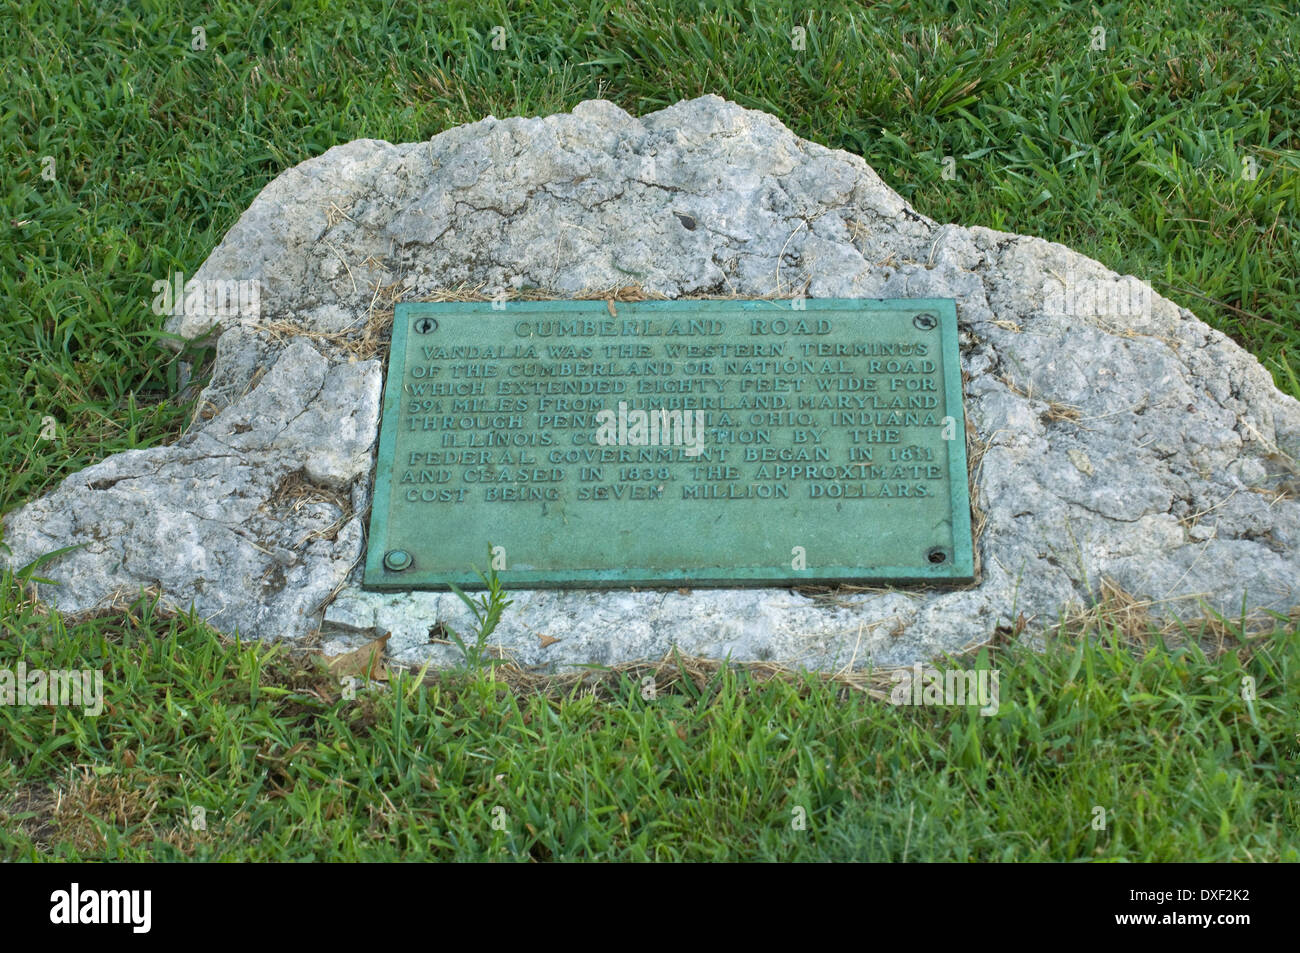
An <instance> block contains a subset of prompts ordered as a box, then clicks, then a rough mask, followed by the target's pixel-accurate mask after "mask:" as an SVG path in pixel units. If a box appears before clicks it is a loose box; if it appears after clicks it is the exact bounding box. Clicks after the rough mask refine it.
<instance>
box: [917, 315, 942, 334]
mask: <svg viewBox="0 0 1300 953" xmlns="http://www.w3.org/2000/svg"><path fill="white" fill-rule="evenodd" d="M912 323H913V324H915V325H916V326H917V327H918V328H920V329H921V330H922V331H930V330H933V329H934V326H935V325H936V324H938V323H939V319H938V318H937V317H935V316H934V315H933V314H930V312H928V311H923V312H921V313H920V314H918V315H917V316H916V317H914V318H913V319H912Z"/></svg>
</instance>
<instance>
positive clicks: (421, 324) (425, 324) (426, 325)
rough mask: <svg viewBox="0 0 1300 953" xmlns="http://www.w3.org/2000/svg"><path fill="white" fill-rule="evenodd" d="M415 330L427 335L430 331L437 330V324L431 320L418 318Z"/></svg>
mask: <svg viewBox="0 0 1300 953" xmlns="http://www.w3.org/2000/svg"><path fill="white" fill-rule="evenodd" d="M415 330H417V331H419V332H420V333H421V334H428V333H429V332H430V331H436V330H438V322H437V321H435V320H434V319H433V318H419V319H418V320H417V321H416V322H415Z"/></svg>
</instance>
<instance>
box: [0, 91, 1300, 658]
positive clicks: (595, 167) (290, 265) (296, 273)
mask: <svg viewBox="0 0 1300 953" xmlns="http://www.w3.org/2000/svg"><path fill="white" fill-rule="evenodd" d="M195 277H197V278H200V279H212V280H230V279H234V280H248V279H256V280H258V281H259V282H260V283H261V313H260V315H258V316H255V317H241V318H238V319H234V320H230V319H227V320H226V321H225V326H224V327H218V328H217V330H218V331H219V332H220V339H219V344H218V355H217V365H216V368H215V371H214V376H213V379H212V381H211V384H210V385H209V386H208V388H207V390H206V391H205V393H204V395H203V396H204V400H205V401H207V402H208V403H209V404H210V405H211V406H212V407H213V408H214V409H215V410H216V414H215V416H213V417H211V419H207V420H204V421H202V422H201V423H198V424H196V426H195V427H194V428H193V429H192V430H191V432H190V433H188V434H187V435H186V436H185V437H184V438H182V439H181V440H179V441H178V442H177V443H176V444H174V445H172V446H169V447H160V448H155V449H151V450H143V451H131V452H127V453H123V454H120V455H118V456H115V457H112V458H110V459H108V460H105V461H104V462H102V463H99V464H97V465H95V466H92V467H90V468H88V469H87V470H85V471H83V472H81V473H79V474H77V475H75V476H72V477H70V478H68V479H67V480H66V481H65V482H64V483H63V484H62V485H61V486H60V487H59V488H58V489H56V490H55V491H54V492H52V493H50V494H49V495H48V496H46V497H44V498H42V499H39V500H35V501H33V502H31V503H29V504H28V505H26V506H24V507H22V508H21V509H18V510H16V511H14V512H12V513H11V514H9V516H8V517H7V518H6V519H5V537H6V540H7V541H8V543H9V545H10V546H12V547H13V550H14V555H13V557H12V561H13V562H14V563H15V564H17V565H21V564H23V563H25V562H27V561H29V560H31V559H33V558H35V557H37V556H39V555H40V554H42V553H44V552H48V551H50V550H53V549H55V548H58V547H61V546H67V545H72V544H76V543H85V544H87V545H86V546H85V547H84V548H83V549H81V550H79V551H77V552H76V553H73V554H71V555H69V556H66V557H63V558H61V559H59V560H58V561H56V562H54V563H53V564H52V565H51V566H49V567H48V568H47V569H46V570H45V572H46V574H47V575H49V576H50V577H51V578H53V579H55V580H58V581H59V582H60V583H61V585H60V586H58V587H57V588H52V587H49V586H42V587H41V595H42V596H43V597H44V598H46V599H48V600H50V601H51V602H54V603H57V604H58V605H59V606H60V607H61V608H62V609H64V610H70V611H77V610H85V609H90V608H92V607H95V606H97V605H102V604H104V603H105V602H106V601H109V600H111V599H113V598H114V597H115V596H117V595H119V594H125V595H130V594H133V593H134V592H136V591H138V589H139V588H140V587H142V586H144V587H157V588H158V589H160V590H161V591H162V593H163V595H164V597H165V599H166V600H167V601H168V602H169V603H172V604H174V605H177V606H180V607H182V608H184V607H188V606H189V605H191V604H193V605H194V606H195V607H196V608H197V610H198V611H199V612H200V613H201V614H202V615H203V616H205V617H207V618H209V619H210V620H211V621H212V623H213V624H214V625H216V626H217V627H218V628H221V629H223V630H225V631H234V630H236V629H238V630H239V631H240V632H241V633H242V634H243V635H244V636H251V637H257V638H262V639H276V638H286V639H301V638H303V637H305V636H307V635H309V634H311V633H313V632H314V631H315V630H316V629H318V628H322V627H323V631H324V634H325V636H326V638H327V640H328V639H333V641H334V642H335V643H336V644H337V645H338V646H340V647H341V646H343V645H346V644H350V643H351V642H354V641H356V640H359V639H361V638H364V637H368V636H370V635H372V634H375V633H383V632H385V631H391V632H392V634H393V637H392V640H391V641H390V643H389V647H390V649H391V650H392V651H393V653H394V654H395V655H396V656H397V657H398V658H399V659H403V660H407V661H412V662H418V661H421V660H423V659H426V658H433V659H434V660H435V661H438V662H443V661H452V660H454V658H455V656H456V653H455V652H454V650H451V649H448V648H447V647H445V646H442V645H437V644H429V633H430V629H431V628H433V627H434V626H436V625H437V624H438V623H439V622H444V623H446V624H447V625H449V626H451V627H453V628H455V629H456V630H457V631H459V632H461V633H462V634H466V635H469V634H470V629H471V627H470V616H469V613H468V612H467V611H466V610H465V608H464V606H463V605H462V604H461V603H460V602H459V600H457V599H456V598H455V597H454V596H451V595H440V594H433V593H412V594H374V593H367V592H364V591H362V590H361V589H360V588H359V587H358V585H357V578H358V575H359V565H358V560H359V558H360V556H361V553H362V548H363V545H364V543H363V533H364V523H365V517H366V502H367V500H368V497H369V490H370V481H371V469H372V463H373V458H372V454H373V449H374V445H375V436H376V429H377V424H378V407H379V397H380V386H381V372H382V368H381V365H380V363H379V361H378V360H373V359H369V360H363V359H358V357H357V356H356V355H357V352H358V344H359V342H361V341H363V340H373V334H374V329H375V323H376V322H377V321H378V320H379V319H380V318H381V317H382V316H383V315H384V314H385V313H386V311H387V305H388V303H389V302H391V301H392V300H393V298H395V297H397V298H405V299H408V300H409V299H419V298H421V297H424V296H427V295H428V294H429V293H430V292H432V291H434V290H435V289H445V288H449V287H455V286H460V285H465V286H470V287H473V288H478V289H481V290H482V291H483V293H486V294H492V293H494V292H496V291H497V290H498V289H504V290H506V291H508V292H509V291H513V290H520V289H527V288H534V289H545V290H548V291H551V292H553V293H554V294H556V295H557V296H560V297H563V296H572V295H575V294H578V293H581V292H591V291H598V290H602V289H611V288H615V287H619V286H625V285H629V284H633V283H637V284H639V285H640V286H641V287H642V288H644V289H645V290H646V291H647V292H650V293H660V294H663V295H666V296H668V297H680V296H685V295H733V294H734V295H745V296H749V295H773V294H775V295H790V294H793V293H794V292H795V291H796V290H800V289H806V293H807V294H808V295H809V296H813V297H899V298H904V297H951V298H955V299H956V301H957V312H958V317H959V322H960V327H961V340H962V360H963V369H964V371H965V373H966V375H967V378H968V380H967V391H966V405H967V410H968V414H969V418H970V422H971V425H972V427H973V430H974V433H975V440H976V442H977V443H978V444H979V445H981V446H986V447H987V450H986V452H984V454H983V456H982V458H981V459H980V460H979V463H978V467H977V470H976V473H975V477H974V488H975V498H976V501H977V504H978V506H979V507H980V508H981V509H982V511H983V513H984V515H985V517H986V523H985V525H984V529H983V532H982V534H981V535H980V537H979V539H978V540H977V547H978V551H979V554H980V561H981V564H982V578H981V581H980V582H979V584H978V585H976V586H974V587H970V588H967V589H963V590H956V591H922V590H915V591H893V592H873V593H854V594H846V595H839V596H836V597H834V598H832V599H813V598H808V597H805V596H803V595H801V594H798V593H796V592H793V591H791V590H788V589H760V590H695V591H692V592H690V593H687V594H683V593H679V592H677V591H675V590H674V591H668V592H660V591H642V592H582V591H575V592H561V591H536V592H515V593H513V594H512V595H513V597H514V600H515V603H514V605H513V606H512V607H511V608H510V609H509V610H507V612H506V615H505V618H504V620H503V622H502V624H501V626H500V628H499V629H498V630H497V633H496V635H495V637H494V640H493V641H494V642H498V643H500V644H501V645H502V646H503V647H504V649H505V650H506V651H507V652H508V653H509V654H511V655H512V656H513V657H514V658H516V659H517V660H518V661H519V662H521V663H524V664H554V663H560V664H564V663H589V662H598V663H615V662H619V661H625V660H630V659H636V658H655V657H660V656H662V655H663V654H664V653H665V652H666V651H668V650H669V649H670V648H671V647H673V646H677V647H678V648H680V649H681V651H683V652H685V653H689V654H698V655H706V656H716V657H724V656H727V655H730V656H731V657H732V658H733V659H771V660H784V661H791V662H798V663H802V664H807V665H810V666H819V667H838V666H842V665H846V664H850V663H853V664H856V665H858V666H861V665H864V664H900V663H906V662H911V661H913V660H915V659H918V658H921V657H928V656H932V655H933V654H935V653H937V652H939V651H943V650H952V649H957V648H960V647H962V646H963V645H965V644H967V643H969V642H972V641H976V640H981V639H984V638H987V637H988V636H989V635H990V634H991V633H992V632H993V631H994V630H995V628H997V627H999V626H1014V625H1015V622H1016V620H1017V619H1018V618H1019V617H1020V616H1022V615H1023V616H1024V618H1025V620H1026V621H1027V622H1028V626H1029V631H1033V630H1034V629H1036V628H1040V627H1042V626H1044V625H1047V624H1050V623H1052V622H1053V621H1055V620H1056V619H1057V618H1058V617H1059V615H1060V614H1061V613H1062V612H1063V611H1065V610H1066V609H1068V608H1069V607H1070V606H1072V605H1073V606H1081V605H1088V604H1090V603H1091V602H1092V601H1093V600H1094V599H1095V598H1096V597H1097V594H1098V592H1099V591H1100V586H1101V584H1102V581H1103V578H1104V577H1109V578H1110V579H1112V580H1113V581H1114V582H1115V583H1117V584H1118V585H1119V586H1121V587H1123V588H1124V589H1126V590H1128V591H1129V592H1131V593H1133V594H1134V595H1136V596H1139V597H1141V598H1143V599H1146V600H1149V601H1150V602H1151V604H1152V611H1153V613H1154V614H1155V615H1156V616H1157V617H1160V616H1166V617H1167V616H1177V617H1182V618H1191V617H1195V616H1199V615H1203V614H1204V612H1205V611H1206V609H1207V608H1208V609H1210V610H1213V611H1217V612H1221V613H1224V614H1225V615H1227V616H1229V617H1230V618H1234V619H1235V618H1238V617H1239V616H1240V615H1241V613H1242V610H1243V607H1244V608H1245V610H1246V611H1247V613H1248V614H1251V615H1255V616H1259V617H1266V615H1267V613H1268V612H1269V611H1272V612H1278V613H1284V612H1286V611H1288V610H1290V609H1291V608H1292V607H1294V606H1296V605H1297V604H1298V603H1300V593H1298V592H1297V589H1298V586H1300V555H1298V550H1297V542H1298V541H1300V503H1298V502H1297V501H1296V499H1295V498H1294V495H1293V494H1294V487H1295V485H1296V484H1295V470H1294V469H1293V467H1294V464H1293V461H1294V460H1295V459H1296V458H1297V457H1300V405H1298V404H1297V402H1296V401H1294V400H1292V399H1291V398H1289V397H1287V396H1285V395H1283V394H1280V393H1279V392H1278V391H1277V390H1276V389H1275V388H1274V386H1273V383H1272V380H1271V379H1270V377H1269V375H1268V374H1267V373H1266V372H1265V371H1264V369H1263V368H1262V367H1261V366H1260V365H1259V363H1258V362H1257V361H1256V360H1255V359H1254V358H1253V357H1252V356H1251V355H1249V354H1247V353H1246V352H1245V351H1243V350H1242V349H1241V348H1239V347H1237V346H1236V345H1235V344H1234V343H1233V342H1232V341H1230V340H1229V339H1228V338H1227V337H1225V336H1224V335H1222V334H1220V333H1219V332H1217V331H1214V330H1212V329H1211V328H1209V327H1207V326H1206V325H1205V324H1203V323H1202V322H1200V321H1199V320H1197V319H1196V318H1195V317H1194V316H1193V315H1192V314H1191V313H1190V312H1188V311H1186V310H1185V309H1181V308H1179V307H1177V306H1176V305H1174V304H1172V303H1171V302H1169V301H1166V300H1165V299H1163V298H1161V297H1159V296H1158V295H1155V294H1153V293H1152V292H1151V290H1150V288H1149V287H1148V286H1146V285H1143V284H1141V283H1139V282H1137V281H1136V280H1133V279H1129V280H1125V281H1121V280H1120V279H1119V276H1117V275H1115V274H1114V273H1113V272H1111V271H1109V270H1108V269H1106V268H1105V267H1103V266H1102V265H1100V264H1098V263H1096V262H1094V261H1092V260H1090V259H1087V258H1084V257H1083V256H1081V255H1078V254H1076V253H1074V252H1072V251H1071V250H1069V249H1068V248H1064V247H1062V246H1061V245H1057V244H1053V243H1050V242H1046V241H1042V240H1040V239H1037V238H1027V237H1021V236H1016V235H1009V234H1005V233H1000V232H994V231H990V230H989V229H985V228H963V227H961V226H958V225H938V224H936V223H934V222H932V221H931V220H929V219H928V218H926V217H925V216H923V215H920V214H918V213H916V212H915V211H913V210H912V209H911V208H909V207H908V206H907V204H906V203H905V202H904V201H903V200H902V199H901V198H900V197H899V196H898V195H896V194H895V193H894V192H892V191H891V190H890V189H889V188H888V187H887V186H885V185H884V184H883V183H882V182H881V180H880V179H879V177H877V176H876V174H875V173H874V172H873V171H872V170H871V169H870V168H869V167H868V166H867V165H866V163H865V162H864V161H863V160H862V159H861V158H859V157H858V156H854V155H849V154H847V153H844V152H835V151H832V150H829V149H826V148H823V147H822V146H819V145H816V144H814V143H811V142H807V141H804V140H802V139H799V138H797V137H796V136H794V135H793V134H792V133H790V132H789V131H788V130H787V129H785V127H783V126H782V125H781V124H780V123H779V122H777V121H776V120H775V119H773V118H772V117H770V116H768V115H765V114H764V113H761V112H755V111H752V110H747V109H742V108H740V107H739V106H736V105H734V104H731V103H728V102H725V101H723V100H721V99H719V98H717V97H714V96H706V97H702V98H700V99H696V100H691V101H689V102H682V103H678V104H677V105H675V106H672V107H670V108H668V109H664V110H662V111H660V112H657V113H653V114H651V115H648V116H644V117H642V118H640V119H636V118H633V117H631V116H629V115H628V114H627V113H625V112H623V111H622V110H621V109H619V108H618V107H616V106H614V105H612V104H611V103H608V102H604V101H592V102H585V103H582V104H581V105H579V106H578V107H577V108H576V109H574V111H573V112H572V113H570V114H566V115H557V116H550V117H547V118H545V119H523V118H514V119H506V120H497V119H493V118H488V119H485V120H483V121H482V122H478V123H474V124H471V125H468V126H462V127H459V128H456V129H451V130H448V131H447V132H444V133H441V134H440V135H437V136H435V137H434V138H433V139H432V140H431V141H430V142H422V143H411V144H403V145H390V144H389V143H386V142H377V141H373V140H360V141H356V142H351V143H348V144H347V145H344V146H339V147H337V148H334V149H331V150H329V151H328V152H326V153H325V154H324V155H322V156H320V157H319V158H316V159H312V160H310V161H307V162H304V163H303V164H301V165H300V166H298V167H296V168H294V169H290V170H289V171H287V172H285V173H283V174H282V175H281V176H279V177H278V178H277V179H276V180H275V181H274V182H272V183H271V184H270V185H268V186H267V187H266V188H265V189H264V190H263V191H262V193H261V194H260V195H259V196H258V198H257V200H256V201H255V202H254V203H253V205H252V206H251V207H250V208H249V210H248V211H247V212H246V213H245V214H244V215H243V216H242V217H241V218H240V220H239V221H238V222H237V223H236V225H235V226H234V228H232V229H231V230H230V232H229V234H228V235H227V236H226V237H225V239H224V240H223V241H222V243H221V245H220V246H219V247H218V248H217V249H216V251H214V252H213V253H212V255H211V257H210V258H209V259H208V260H207V262H205V263H204V265H203V267H202V268H201V269H200V270H199V272H198V273H197V275H196V276H195ZM214 323H215V322H214V319H212V318H209V317H203V316H201V315H186V316H183V317H177V318H173V319H171V320H170V321H169V323H168V329H169V330H171V331H174V332H177V333H179V334H182V335H184V336H186V337H194V336H197V335H200V334H203V333H205V332H208V331H209V330H212V329H213V325H214ZM271 324H274V325H275V328H273V329H269V328H267V326H268V325H271ZM367 334H370V335H371V336H372V337H371V338H366V335H367ZM1287 486H1289V487H1291V488H1292V495H1290V496H1286V495H1283V493H1282V492H1281V488H1282V487H1287ZM331 596H333V599H332V601H331ZM326 603H328V608H326V609H324V612H323V613H322V607H323V606H324V605H325V604H326ZM543 635H545V636H549V637H550V639H558V640H559V641H557V642H553V643H548V645H547V647H545V648H543V647H542V642H543V640H542V638H541V637H542V636H543Z"/></svg>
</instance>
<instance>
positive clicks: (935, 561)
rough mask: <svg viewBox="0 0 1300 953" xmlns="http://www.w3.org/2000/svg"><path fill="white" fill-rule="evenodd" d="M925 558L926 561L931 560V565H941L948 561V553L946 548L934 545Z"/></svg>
mask: <svg viewBox="0 0 1300 953" xmlns="http://www.w3.org/2000/svg"><path fill="white" fill-rule="evenodd" d="M925 558H926V561H927V562H929V563H930V564H931V565H934V566H939V565H942V564H943V563H944V562H946V561H947V559H948V553H947V551H946V550H944V549H943V547H941V546H936V547H934V549H932V550H930V551H929V552H928V553H926V554H925Z"/></svg>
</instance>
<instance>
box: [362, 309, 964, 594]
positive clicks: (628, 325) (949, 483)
mask: <svg viewBox="0 0 1300 953" xmlns="http://www.w3.org/2000/svg"><path fill="white" fill-rule="evenodd" d="M489 545H490V546H491V547H493V552H494V553H495V554H496V555H495V558H494V559H493V563H494V564H495V565H496V567H497V570H498V574H499V576H500V578H501V580H502V583H503V584H504V585H505V586H507V587H509V588H530V587H554V586H571V587H627V586H682V585H685V586H738V585H770V584H781V585H786V584H791V583H795V584H798V583H829V582H859V583H862V582H865V583H877V582H912V583H920V582H940V581H947V582H965V581H969V580H971V578H972V576H973V572H974V569H973V559H972V553H971V526H970V503H969V496H968V487H967V472H966V446H965V417H964V415H963V412H962V393H961V370H960V366H959V364H958V357H957V317H956V310H955V307H954V304H953V302H952V301H951V300H946V299H909V300H887V301H884V300H847V299H845V300H838V299H837V300H815V299H805V300H799V301H796V302H791V301H758V300H752V301H652V302H637V303H626V302H624V303H618V304H616V305H615V304H609V303H606V302H604V301H542V302H514V301H511V302H506V303H497V304H496V306H495V307H494V304H493V302H475V303H456V304H420V303H404V304H399V305H397V308H396V313H395V315H394V319H393V340H392V349H391V353H390V356H389V363H388V379H387V384H386V386H385V390H384V406H383V422H382V427H381V430H380V438H379V454H378V463H377V468H376V473H375V494H374V506H373V508H372V512H371V517H370V536H369V541H368V545H367V550H366V568H365V585H366V586H368V587H371V588H376V589H414V588H429V589H438V588H446V587H447V585H448V583H454V584H456V585H458V586H461V587H467V588H472V587H476V586H480V587H481V580H480V579H479V576H478V571H480V570H483V571H486V570H487V568H488V565H489V560H488V548H489Z"/></svg>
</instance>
